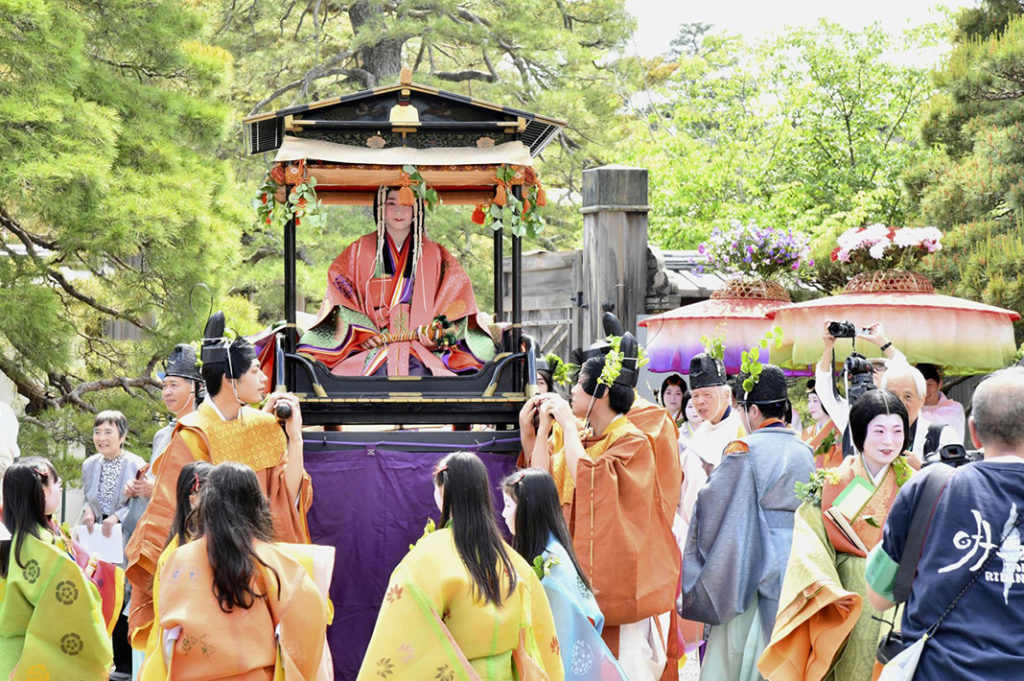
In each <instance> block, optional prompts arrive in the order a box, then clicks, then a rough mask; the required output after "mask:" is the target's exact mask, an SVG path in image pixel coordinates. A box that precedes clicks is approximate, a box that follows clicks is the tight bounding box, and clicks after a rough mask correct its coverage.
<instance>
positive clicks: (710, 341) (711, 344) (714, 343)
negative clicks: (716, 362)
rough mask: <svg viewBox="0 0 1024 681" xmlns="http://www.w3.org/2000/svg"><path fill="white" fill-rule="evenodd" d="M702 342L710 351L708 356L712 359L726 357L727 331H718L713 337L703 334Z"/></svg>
mask: <svg viewBox="0 0 1024 681" xmlns="http://www.w3.org/2000/svg"><path fill="white" fill-rule="evenodd" d="M716 330H717V329H716ZM700 344H701V345H703V346H704V351H705V352H706V353H708V357H710V358H712V359H723V358H724V357H725V332H722V333H716V334H715V336H714V337H713V338H708V337H707V336H701V337H700Z"/></svg>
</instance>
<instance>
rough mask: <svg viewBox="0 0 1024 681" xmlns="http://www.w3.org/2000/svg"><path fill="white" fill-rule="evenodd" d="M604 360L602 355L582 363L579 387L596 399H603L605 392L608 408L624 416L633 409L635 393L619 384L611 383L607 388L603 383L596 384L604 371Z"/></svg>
mask: <svg viewBox="0 0 1024 681" xmlns="http://www.w3.org/2000/svg"><path fill="white" fill-rule="evenodd" d="M604 360H605V358H604V356H603V355H602V356H601V357H591V358H590V359H588V360H587V361H586V362H584V363H583V367H582V368H580V386H581V387H582V388H583V392H585V393H587V394H588V395H591V396H593V397H595V398H597V399H601V398H602V397H604V394H605V392H604V391H606V390H607V391H608V406H610V407H611V408H612V411H614V412H615V413H616V414H626V413H628V412H629V410H630V409H631V408H632V407H633V400H634V399H635V398H636V393H635V391H634V390H633V389H632V388H630V387H629V386H625V385H622V384H620V383H613V384H612V386H611V388H609V387H608V386H606V385H604V384H603V383H600V384H599V383H598V382H597V379H598V378H600V377H601V372H602V371H604Z"/></svg>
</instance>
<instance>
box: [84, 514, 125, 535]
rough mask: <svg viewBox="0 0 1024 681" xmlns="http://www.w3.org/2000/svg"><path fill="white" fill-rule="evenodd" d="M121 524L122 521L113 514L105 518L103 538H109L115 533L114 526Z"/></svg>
mask: <svg viewBox="0 0 1024 681" xmlns="http://www.w3.org/2000/svg"><path fill="white" fill-rule="evenodd" d="M119 522H121V519H120V518H118V517H117V516H116V515H114V514H113V513H111V514H110V515H108V516H107V517H106V518H104V519H103V536H104V537H109V536H110V533H111V532H112V531H113V527H114V525H116V524H117V523H119ZM90 532H91V531H90Z"/></svg>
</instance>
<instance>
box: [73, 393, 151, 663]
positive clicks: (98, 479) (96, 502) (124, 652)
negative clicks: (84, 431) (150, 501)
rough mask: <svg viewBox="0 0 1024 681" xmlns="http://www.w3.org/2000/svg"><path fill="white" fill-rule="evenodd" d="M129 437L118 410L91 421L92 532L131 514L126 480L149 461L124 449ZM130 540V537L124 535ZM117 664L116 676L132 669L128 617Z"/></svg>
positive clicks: (88, 512) (87, 467)
mask: <svg viewBox="0 0 1024 681" xmlns="http://www.w3.org/2000/svg"><path fill="white" fill-rule="evenodd" d="M126 437H128V419H126V418H125V416H124V414H122V413H121V412H119V411H101V412H100V413H99V414H97V415H96V419H95V420H94V421H93V424H92V443H93V445H94V446H95V447H96V454H93V455H92V456H90V457H89V458H87V459H86V460H85V461H83V462H82V490H83V491H84V492H85V506H84V508H83V509H82V522H83V523H84V524H85V526H86V528H87V530H88V532H89V533H90V534H91V533H92V532H94V531H95V530H96V528H95V525H96V524H97V523H99V524H100V525H101V526H102V532H103V536H105V537H109V536H110V534H111V532H112V531H113V527H114V525H117V524H120V523H121V521H122V520H123V519H124V517H125V516H126V515H127V514H128V501H129V499H128V497H126V496H125V494H124V492H125V484H126V483H128V482H129V481H131V480H134V479H135V477H136V475H137V474H138V472H139V470H140V469H142V467H143V466H145V465H146V462H145V461H143V460H142V457H140V456H137V455H135V454H132V453H131V452H129V451H127V450H125V448H124V441H125V438H126ZM121 540H122V542H124V543H127V542H128V537H127V536H122V537H121ZM113 643H114V664H115V666H116V667H117V669H116V671H115V672H114V673H115V675H116V676H114V677H113V678H115V679H117V678H125V675H128V676H130V675H131V671H132V654H131V648H130V647H129V645H128V619H127V617H125V616H124V615H121V616H120V617H118V620H117V625H116V626H115V628H114V632H113Z"/></svg>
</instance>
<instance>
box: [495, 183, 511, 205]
mask: <svg viewBox="0 0 1024 681" xmlns="http://www.w3.org/2000/svg"><path fill="white" fill-rule="evenodd" d="M507 202H508V199H507V198H506V197H505V185H504V184H499V185H498V187H497V189H496V190H495V192H494V203H495V205H497V206H504V205H505V204H506V203H507Z"/></svg>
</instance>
